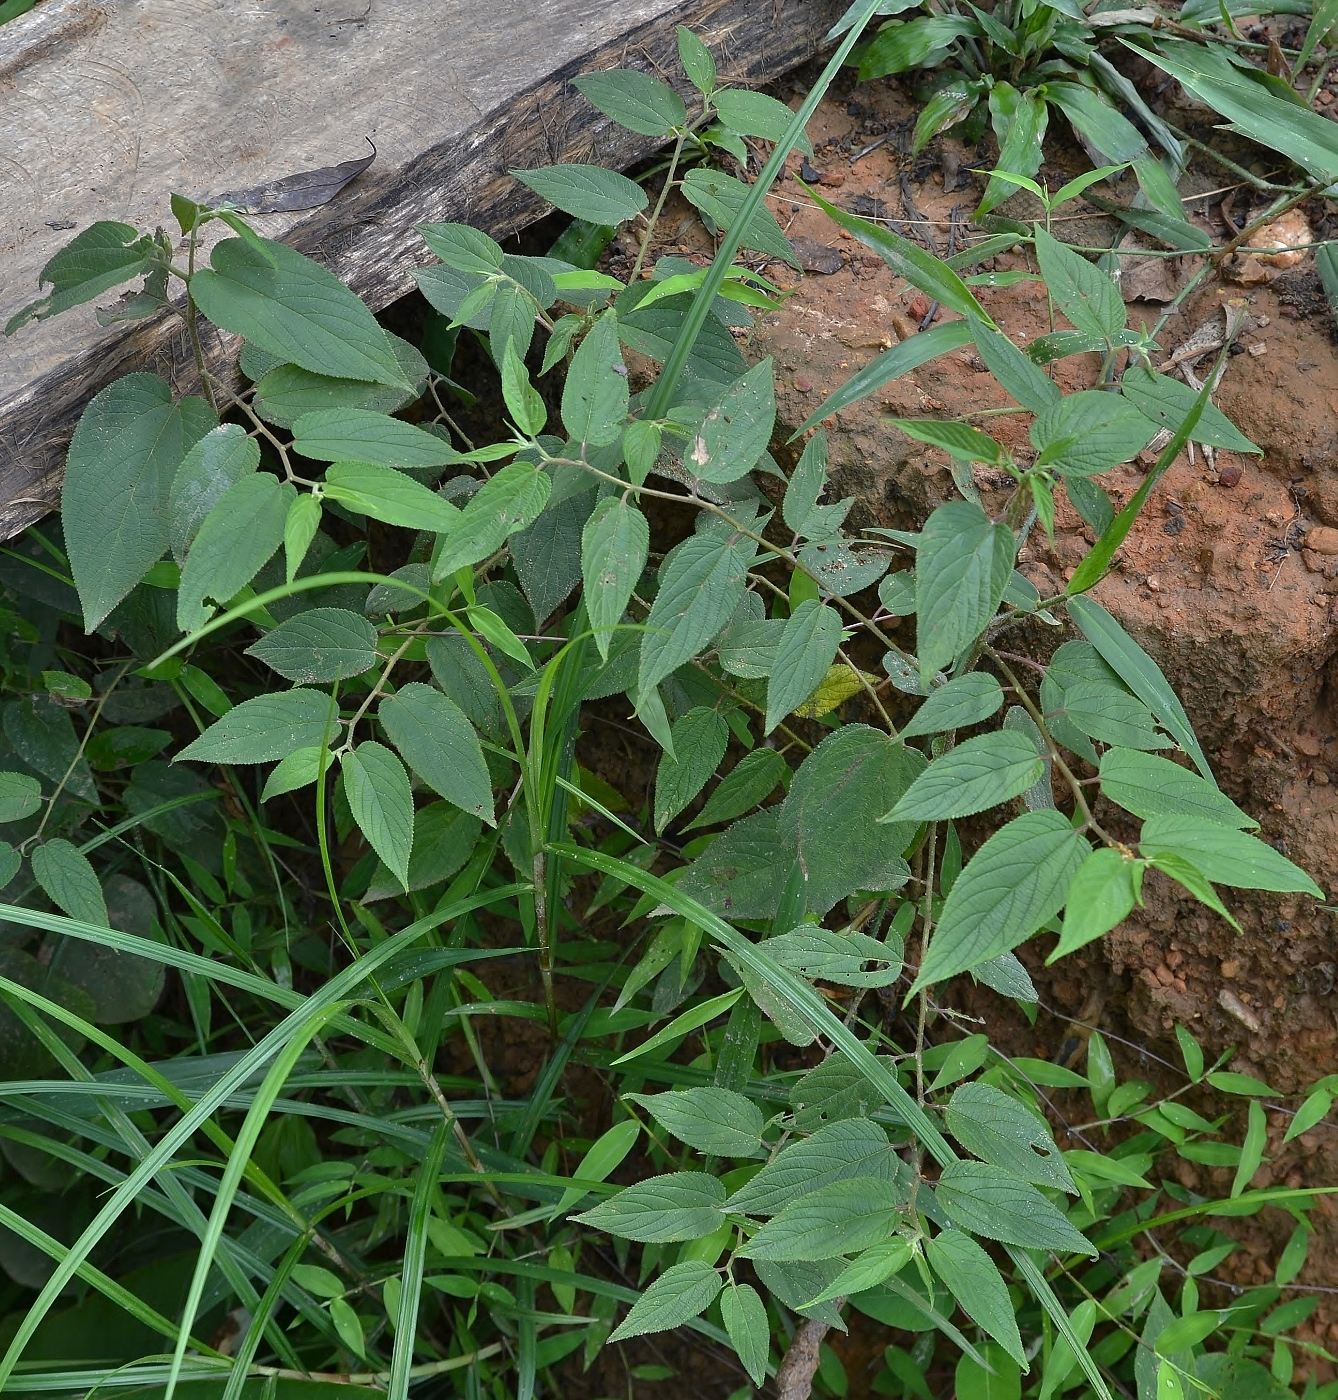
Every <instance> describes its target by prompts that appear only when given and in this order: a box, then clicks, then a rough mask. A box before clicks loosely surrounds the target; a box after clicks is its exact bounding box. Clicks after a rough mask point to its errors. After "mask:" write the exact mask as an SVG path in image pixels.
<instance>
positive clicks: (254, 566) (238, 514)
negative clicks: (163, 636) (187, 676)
mask: <svg viewBox="0 0 1338 1400" xmlns="http://www.w3.org/2000/svg"><path fill="white" fill-rule="evenodd" d="M296 494H297V493H296V491H295V489H294V487H293V485H292V483H291V482H287V481H280V480H279V479H278V477H275V476H271V475H270V474H269V473H268V472H253V473H251V474H250V475H249V476H243V477H242V479H241V480H240V481H239V482H237V484H236V485H235V486H230V487H229V488H228V489H227V490H226V491H225V492H224V493H223V495H222V496H221V497H220V498H219V501H218V504H217V505H215V506H214V508H213V509H212V510H211V511H210V512H209V514H208V515H207V516H205V518H204V521H203V522H202V523H201V525H200V528H199V531H198V532H197V534H196V536H195V539H194V541H193V542H192V543H191V547H190V552H189V553H188V554H187V555H186V563H185V565H184V566H183V568H182V570H181V584H180V586H179V587H178V589H177V626H178V627H180V628H181V630H182V631H183V632H193V631H195V629H196V628H197V627H202V626H203V625H204V624H205V623H206V622H207V621H208V620H209V618H210V617H211V616H212V614H213V611H214V609H213V607H211V606H210V600H212V602H213V603H214V604H216V605H219V606H222V605H223V604H226V603H227V602H228V600H229V599H230V598H232V597H233V595H234V594H236V593H238V592H239V591H240V590H241V589H242V588H244V587H245V586H246V585H247V584H248V583H250V582H251V580H252V579H253V578H254V577H255V576H256V574H258V573H259V572H260V570H261V569H263V568H264V566H265V565H266V564H267V563H269V561H270V559H271V558H272V557H273V555H274V553H275V552H276V551H277V550H278V548H279V546H280V545H281V544H282V543H283V530H284V522H285V521H286V520H287V518H288V508H289V506H290V505H291V504H292V503H293V501H294V500H295V499H296Z"/></svg>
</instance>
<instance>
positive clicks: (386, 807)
mask: <svg viewBox="0 0 1338 1400" xmlns="http://www.w3.org/2000/svg"><path fill="white" fill-rule="evenodd" d="M339 771H340V774H341V775H342V777H343V780H344V795H345V796H346V797H347V798H348V806H349V811H350V812H352V814H353V820H354V821H355V822H357V824H358V828H359V830H360V831H361V832H362V834H363V835H364V836H365V837H366V838H367V844H368V845H369V846H371V848H372V850H374V851H375V852H376V854H377V855H378V856H380V857H381V859H382V861H383V862H384V863H385V865H386V867H387V868H388V869H389V870H390V872H391V874H392V875H394V877H395V878H396V879H397V880H398V881H399V882H400V884H401V885H402V886H403V887H404V889H405V891H406V892H407V891H408V888H409V853H410V851H411V850H412V849H413V791H412V789H411V788H410V786H409V775H408V774H407V773H406V772H405V771H404V765H403V764H402V763H401V762H400V761H399V759H398V758H396V757H395V755H394V754H393V753H391V751H390V750H389V749H388V748H386V746H385V745H384V744H378V743H377V742H376V741H375V740H372V739H369V740H367V741H366V742H365V743H362V744H359V745H358V747H357V748H356V749H354V750H353V752H352V753H348V754H345V755H344V758H343V762H342V763H341V764H340V768H339Z"/></svg>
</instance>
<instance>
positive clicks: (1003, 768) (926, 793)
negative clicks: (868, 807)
mask: <svg viewBox="0 0 1338 1400" xmlns="http://www.w3.org/2000/svg"><path fill="white" fill-rule="evenodd" d="M1044 772H1045V764H1044V762H1043V761H1042V760H1041V757H1040V755H1039V754H1038V753H1037V752H1036V745H1035V744H1033V743H1032V741H1031V739H1030V738H1028V737H1027V735H1025V734H1019V733H1016V732H1015V731H1012V730H1007V729H1000V730H996V731H995V732H994V733H992V734H980V735H977V736H976V737H975V738H974V739H967V740H966V741H965V742H964V743H961V744H958V745H957V746H956V747H955V748H952V749H949V750H948V752H947V753H945V754H943V755H942V756H941V757H939V758H936V759H934V761H933V762H932V763H931V764H930V765H929V767H928V768H926V769H925V771H924V772H923V773H921V774H920V775H919V777H917V778H916V780H915V781H914V782H913V783H912V784H911V785H910V787H909V788H908V789H907V790H906V792H904V793H903V794H902V796H901V799H900V800H899V801H898V802H897V805H896V806H895V807H893V808H892V810H891V811H890V812H888V814H887V816H886V818H884V819H883V820H887V821H908V822H927V821H946V820H947V819H949V818H951V817H969V816H971V815H973V814H974V813H976V812H983V811H985V810H986V809H987V808H990V807H997V806H998V805H999V804H1000V803H1001V802H1007V801H1008V800H1009V798H1012V797H1018V796H1020V795H1021V794H1022V793H1024V792H1026V790H1027V789H1028V788H1029V787H1031V785H1032V784H1033V783H1034V782H1036V780H1037V779H1038V778H1039V777H1040V776H1041V774H1042V773H1044Z"/></svg>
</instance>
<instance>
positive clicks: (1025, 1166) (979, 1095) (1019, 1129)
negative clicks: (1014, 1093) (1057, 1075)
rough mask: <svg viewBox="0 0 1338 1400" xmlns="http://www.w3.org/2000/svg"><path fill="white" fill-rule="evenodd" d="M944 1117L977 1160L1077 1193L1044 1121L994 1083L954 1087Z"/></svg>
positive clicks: (1016, 1174)
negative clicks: (997, 1087)
mask: <svg viewBox="0 0 1338 1400" xmlns="http://www.w3.org/2000/svg"><path fill="white" fill-rule="evenodd" d="M945 1120H946V1126H947V1129H948V1131H949V1132H950V1133H951V1134H952V1135H953V1137H955V1138H956V1139H957V1141H958V1142H960V1143H961V1144H962V1146H963V1147H964V1148H966V1150H967V1151H968V1152H969V1153H971V1155H972V1156H973V1157H979V1158H980V1160H981V1161H982V1162H988V1163H989V1164H990V1165H991V1166H995V1167H1003V1168H1004V1169H1005V1170H1006V1171H1010V1172H1012V1173H1013V1174H1014V1175H1015V1176H1019V1177H1021V1178H1022V1180H1023V1181H1030V1182H1031V1183H1032V1185H1034V1186H1051V1187H1055V1188H1057V1189H1058V1190H1060V1191H1067V1192H1070V1193H1072V1194H1076V1193H1077V1188H1076V1187H1075V1186H1074V1184H1073V1178H1072V1177H1071V1176H1070V1175H1069V1171H1068V1168H1067V1167H1066V1166H1065V1165H1064V1159H1063V1157H1062V1156H1061V1155H1060V1153H1059V1149H1058V1148H1057V1147H1056V1146H1055V1143H1054V1139H1053V1138H1052V1137H1051V1136H1050V1131H1049V1129H1048V1128H1047V1127H1046V1126H1045V1123H1044V1122H1043V1121H1042V1120H1041V1119H1040V1118H1038V1117H1037V1116H1036V1115H1035V1114H1034V1113H1032V1112H1030V1111H1029V1110H1028V1109H1027V1108H1026V1107H1025V1106H1024V1105H1023V1104H1021V1103H1019V1102H1018V1101H1017V1100H1016V1099H1014V1098H1010V1097H1009V1095H1007V1094H1005V1093H1004V1092H1003V1091H1002V1090H1001V1089H996V1088H995V1087H994V1085H992V1084H983V1083H974V1084H962V1085H960V1086H959V1087H958V1088H957V1089H955V1090H954V1091H953V1095H952V1098H951V1099H950V1100H949V1101H948V1107H947V1110H946V1115H945ZM1000 1340H1002V1339H1000Z"/></svg>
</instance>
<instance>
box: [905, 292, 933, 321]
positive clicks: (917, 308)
mask: <svg viewBox="0 0 1338 1400" xmlns="http://www.w3.org/2000/svg"><path fill="white" fill-rule="evenodd" d="M906 312H907V314H908V315H909V316H910V318H911V320H913V321H923V320H924V318H925V317H926V316H928V315H929V298H928V297H927V296H923V295H921V294H920V293H919V292H917V293H916V294H915V295H914V296H913V297H912V298H911V299H910V301H908V302H907V303H906Z"/></svg>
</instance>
